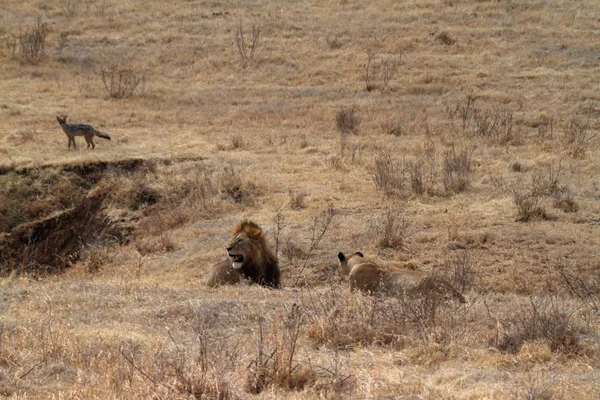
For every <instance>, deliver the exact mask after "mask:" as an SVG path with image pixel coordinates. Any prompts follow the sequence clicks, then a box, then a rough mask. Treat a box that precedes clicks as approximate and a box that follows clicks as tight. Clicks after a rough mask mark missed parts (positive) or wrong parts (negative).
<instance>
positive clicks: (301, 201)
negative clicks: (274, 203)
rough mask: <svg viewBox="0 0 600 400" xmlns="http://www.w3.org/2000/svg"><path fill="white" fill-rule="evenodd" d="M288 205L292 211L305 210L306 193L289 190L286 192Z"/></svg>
mask: <svg viewBox="0 0 600 400" xmlns="http://www.w3.org/2000/svg"><path fill="white" fill-rule="evenodd" d="M288 196H289V198H290V199H289V203H288V204H289V205H290V208H291V209H292V210H302V209H304V208H306V198H307V197H308V194H307V193H306V192H297V191H295V190H292V189H290V190H289V191H288Z"/></svg>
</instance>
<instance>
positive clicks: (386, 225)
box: [375, 208, 409, 251]
mask: <svg viewBox="0 0 600 400" xmlns="http://www.w3.org/2000/svg"><path fill="white" fill-rule="evenodd" d="M401 215H402V211H401V210H398V209H392V208H390V209H388V210H387V211H386V212H385V214H383V215H382V216H381V217H380V218H379V219H378V221H377V224H376V227H375V229H376V231H377V236H376V245H377V247H379V248H383V249H395V250H402V251H408V248H407V247H406V239H407V237H408V235H409V232H408V227H409V223H408V220H407V219H406V218H404V217H402V216H401Z"/></svg>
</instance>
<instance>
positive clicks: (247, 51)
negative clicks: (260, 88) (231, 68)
mask: <svg viewBox="0 0 600 400" xmlns="http://www.w3.org/2000/svg"><path fill="white" fill-rule="evenodd" d="M260 32H261V28H260V26H258V25H252V37H251V38H250V42H247V40H246V36H245V35H244V29H243V27H242V22H241V21H240V24H239V26H238V28H237V29H236V30H235V36H234V39H235V45H236V48H237V51H238V55H239V56H240V59H241V60H242V62H243V63H244V64H246V63H247V62H249V61H252V60H254V56H255V54H256V49H257V48H258V40H259V38H260ZM249 43H250V44H249Z"/></svg>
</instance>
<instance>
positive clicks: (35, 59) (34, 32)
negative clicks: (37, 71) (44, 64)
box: [7, 16, 47, 65]
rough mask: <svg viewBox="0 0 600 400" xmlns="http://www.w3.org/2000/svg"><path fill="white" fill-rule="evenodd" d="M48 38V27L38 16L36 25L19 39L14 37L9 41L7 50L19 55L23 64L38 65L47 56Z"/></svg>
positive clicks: (29, 28)
mask: <svg viewBox="0 0 600 400" xmlns="http://www.w3.org/2000/svg"><path fill="white" fill-rule="evenodd" d="M46 36H47V31H46V26H45V24H44V23H43V22H42V17H41V16H38V17H37V22H36V24H35V25H32V26H30V27H28V28H27V29H26V30H25V32H24V33H22V34H20V35H19V36H18V38H15V37H14V36H13V37H12V39H10V40H9V41H7V48H8V49H9V52H10V53H12V54H13V55H14V54H15V53H16V54H18V57H19V60H20V61H21V62H22V63H24V64H34V65H37V64H39V63H40V62H41V61H42V60H43V59H44V57H45V56H46ZM17 42H18V46H17ZM17 48H18V50H17Z"/></svg>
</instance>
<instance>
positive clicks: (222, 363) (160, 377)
mask: <svg viewBox="0 0 600 400" xmlns="http://www.w3.org/2000/svg"><path fill="white" fill-rule="evenodd" d="M199 314H200V313H199V312H198V311H197V310H193V317H194V321H192V322H191V324H192V325H193V331H194V334H195V335H194V337H193V339H192V340H191V341H189V340H186V341H185V342H183V341H182V340H179V339H178V338H177V337H176V336H175V335H174V333H172V332H171V330H169V329H168V328H167V334H168V340H167V341H162V342H159V343H155V344H154V346H153V348H152V349H143V348H142V347H141V345H139V344H137V343H134V342H132V341H128V342H124V343H122V344H121V345H120V346H119V353H120V355H121V358H122V360H124V364H125V365H124V367H125V368H123V367H121V368H116V369H115V375H116V374H117V373H119V371H118V370H119V369H123V370H122V371H120V375H125V376H118V375H117V376H115V377H113V378H114V379H117V380H123V379H124V380H127V381H128V382H129V383H130V385H131V386H132V387H133V386H144V385H145V386H148V385H150V386H151V387H152V393H153V396H159V397H160V398H172V397H174V398H179V397H180V396H186V397H185V398H188V397H189V398H194V399H217V400H226V399H236V398H238V397H239V395H238V394H237V393H236V392H235V390H234V386H235V385H232V384H231V382H232V381H233V379H234V377H233V376H231V375H232V371H233V370H234V369H235V366H236V365H237V362H238V359H239V356H240V350H241V348H243V346H241V343H238V342H237V341H235V340H231V339H230V338H229V337H227V336H224V335H222V334H219V335H218V336H216V335H213V334H211V333H210V331H209V329H207V328H206V326H205V325H206V324H205V323H204V322H203V321H201V320H199V319H198V318H199ZM134 374H138V375H139V376H140V377H141V380H138V379H133V375H134ZM131 389H132V388H129V390H131ZM138 390H140V388H138Z"/></svg>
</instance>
